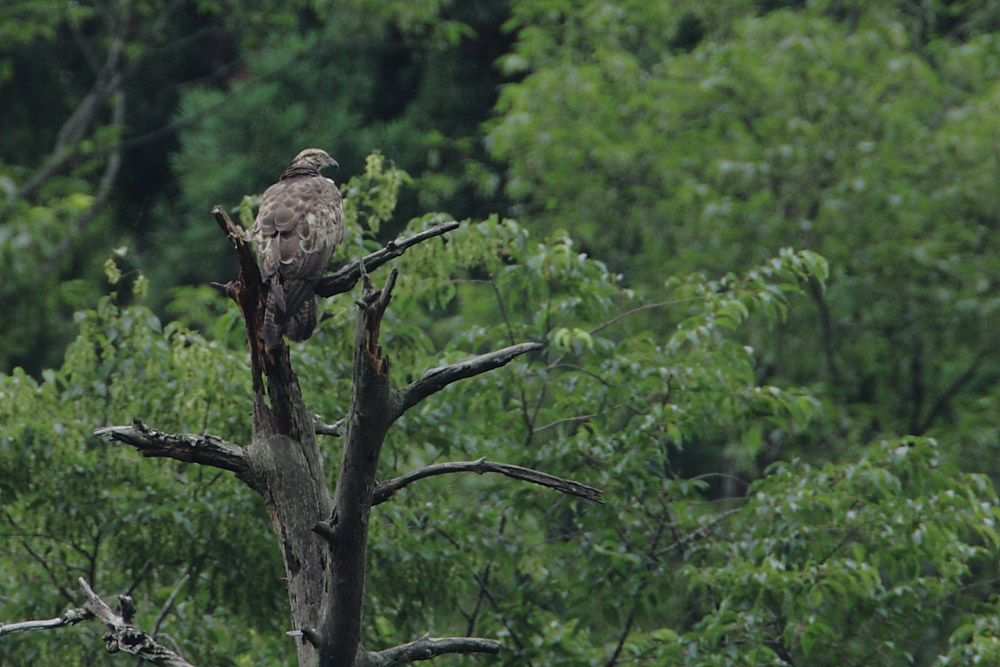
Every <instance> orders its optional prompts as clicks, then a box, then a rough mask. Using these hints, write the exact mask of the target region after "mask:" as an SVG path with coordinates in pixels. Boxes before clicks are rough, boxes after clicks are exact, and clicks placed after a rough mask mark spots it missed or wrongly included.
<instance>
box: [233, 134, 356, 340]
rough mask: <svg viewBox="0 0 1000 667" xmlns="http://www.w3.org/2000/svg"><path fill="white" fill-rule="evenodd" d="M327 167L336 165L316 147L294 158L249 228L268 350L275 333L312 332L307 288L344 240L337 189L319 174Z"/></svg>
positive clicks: (312, 304)
mask: <svg viewBox="0 0 1000 667" xmlns="http://www.w3.org/2000/svg"><path fill="white" fill-rule="evenodd" d="M330 166H333V167H336V166H338V165H337V161H336V160H334V159H333V158H331V157H330V156H329V155H327V154H326V151H321V150H320V149H318V148H307V149H305V150H304V151H302V152H301V153H299V154H298V155H296V156H295V159H294V160H292V163H291V164H290V165H288V169H285V173H283V174H282V175H281V178H280V179H279V180H278V182H277V183H275V184H274V185H272V186H271V187H269V188H268V189H267V190H266V191H265V192H264V196H263V198H261V200H260V209H259V210H258V211H257V220H256V221H255V222H254V223H253V227H251V228H250V238H251V239H252V240H254V241H256V242H257V252H258V254H259V256H260V272H261V275H262V277H263V279H264V282H265V283H267V284H268V286H269V288H270V289H269V290H268V294H267V305H266V306H265V310H264V343H265V344H266V345H267V346H268V347H269V348H271V347H274V346H275V345H277V344H278V342H279V341H280V340H281V334H285V335H286V336H288V339H289V340H296V341H298V340H305V339H306V338H309V336H311V335H312V332H313V329H315V328H316V300H315V298H314V296H313V288H314V287H315V285H316V281H317V280H319V279H320V278H321V277H322V276H323V271H324V270H325V269H326V266H327V264H328V263H329V262H330V255H331V254H333V249H334V247H335V246H336V245H337V244H338V243H340V240H341V239H342V238H343V237H344V203H343V200H342V199H341V197H340V190H338V189H337V186H336V185H335V184H334V182H333V181H331V180H330V179H329V178H326V177H324V176H322V175H321V174H320V173H319V170H320V169H322V168H323V167H330Z"/></svg>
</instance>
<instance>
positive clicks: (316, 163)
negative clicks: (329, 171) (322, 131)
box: [289, 148, 340, 171]
mask: <svg viewBox="0 0 1000 667" xmlns="http://www.w3.org/2000/svg"><path fill="white" fill-rule="evenodd" d="M291 167H306V168H312V169H315V170H316V171H319V170H320V169H322V168H323V167H340V165H339V164H337V161H336V160H334V159H333V158H332V157H330V155H329V154H328V153H327V152H326V151H324V150H322V149H319V148H307V149H305V150H304V151H302V152H301V153H299V154H298V155H296V156H295V159H294V160H292V164H291V165H289V168H291Z"/></svg>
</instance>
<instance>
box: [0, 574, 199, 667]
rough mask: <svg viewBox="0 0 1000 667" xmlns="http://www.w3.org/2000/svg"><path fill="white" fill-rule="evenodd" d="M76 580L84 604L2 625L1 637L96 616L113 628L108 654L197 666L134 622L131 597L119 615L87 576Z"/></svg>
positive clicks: (163, 665)
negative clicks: (51, 615) (48, 616)
mask: <svg viewBox="0 0 1000 667" xmlns="http://www.w3.org/2000/svg"><path fill="white" fill-rule="evenodd" d="M77 582H78V583H79V584H80V588H81V589H82V590H83V594H84V596H85V597H86V598H87V601H86V602H85V603H84V605H83V606H82V607H78V608H75V609H67V610H66V611H65V612H63V613H62V615H60V616H58V617H57V618H51V619H45V620H37V621H21V622H19V623H7V624H4V625H0V636H3V635H6V634H12V633H14V632H26V631H31V630H52V629H55V628H62V627H67V626H70V625H75V624H77V623H79V622H81V621H87V620H91V619H94V618H96V619H97V620H99V621H101V622H102V623H104V624H105V625H107V626H108V627H109V628H110V629H109V631H108V632H106V633H105V634H104V645H105V647H106V648H107V650H108V653H128V654H129V655H134V656H135V657H137V658H139V659H141V660H144V661H146V662H150V663H152V664H154V665H159V666H160V667H194V666H193V665H192V664H191V663H190V662H188V661H187V660H185V659H184V658H183V657H182V656H181V655H179V654H177V653H175V652H174V651H171V650H170V649H168V648H166V647H165V646H163V645H162V644H160V643H158V642H156V641H155V640H154V639H153V638H152V637H151V636H149V635H148V634H146V633H145V632H143V631H142V630H140V629H139V628H138V627H136V626H135V625H133V624H132V615H133V614H134V613H135V605H134V604H133V603H132V599H131V598H130V597H128V596H121V597H120V599H119V604H120V605H121V608H122V611H121V613H119V614H116V613H115V612H114V611H112V609H111V607H109V606H108V605H107V604H106V603H105V602H104V600H102V599H101V598H100V596H99V595H97V593H95V592H94V590H93V589H92V588H91V587H90V585H89V584H88V583H87V580H86V579H84V578H83V577H80V578H79V579H77Z"/></svg>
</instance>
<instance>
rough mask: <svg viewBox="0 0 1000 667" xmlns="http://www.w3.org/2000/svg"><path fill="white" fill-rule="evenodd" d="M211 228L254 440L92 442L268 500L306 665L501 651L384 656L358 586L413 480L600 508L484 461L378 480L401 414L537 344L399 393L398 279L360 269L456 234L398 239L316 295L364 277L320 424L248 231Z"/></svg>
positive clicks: (129, 430) (128, 436) (450, 649)
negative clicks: (206, 475) (234, 309)
mask: <svg viewBox="0 0 1000 667" xmlns="http://www.w3.org/2000/svg"><path fill="white" fill-rule="evenodd" d="M213 214H214V216H215V219H216V221H217V222H218V223H219V225H220V226H221V227H222V229H223V230H224V231H225V232H226V234H227V235H228V237H229V238H230V240H231V241H232V243H233V245H234V247H235V250H236V254H237V258H238V260H239V266H240V277H239V280H238V281H236V282H233V283H229V284H227V285H225V286H224V287H225V291H226V293H227V294H228V295H229V296H230V297H231V298H233V299H234V300H235V301H236V303H237V304H238V306H239V308H240V312H241V313H242V315H243V318H244V321H245V323H246V329H247V345H248V350H249V354H250V361H251V372H252V380H253V389H254V405H253V441H252V442H251V443H250V444H249V445H247V446H246V447H241V446H239V445H234V444H232V443H227V442H224V441H222V440H220V439H218V438H212V437H211V436H194V435H168V434H164V433H160V432H158V431H155V430H153V429H150V428H148V427H146V426H144V425H143V424H142V423H141V422H136V423H135V424H133V425H131V426H118V427H107V428H103V429H98V430H97V433H98V434H99V435H101V436H103V437H105V438H107V439H109V440H116V441H119V442H124V443H127V444H130V445H132V446H134V447H136V448H138V449H139V450H140V451H141V452H142V453H143V454H144V455H145V456H163V457H169V458H175V459H178V460H184V461H193V462H197V463H201V464H204V465H211V466H215V467H218V468H222V469H225V470H230V471H232V472H234V473H235V474H236V475H237V476H238V477H239V478H240V479H241V480H243V481H244V482H246V483H247V484H248V485H249V486H250V487H251V488H253V489H254V490H255V491H257V492H258V493H259V494H260V495H261V497H262V498H263V500H264V503H265V505H266V507H267V510H268V513H269V514H270V516H271V521H272V523H273V525H274V530H275V533H276V535H277V537H278V541H279V543H280V547H281V553H282V557H283V559H284V565H285V576H286V579H287V587H288V597H289V602H290V604H291V615H292V623H293V628H292V630H291V631H290V632H289V633H288V634H289V635H290V636H292V637H294V638H295V640H296V642H297V650H298V659H299V665H301V666H303V667H376V666H377V667H386V666H388V665H397V664H403V663H405V662H411V661H414V660H426V659H430V658H433V657H435V656H437V655H442V654H445V653H497V652H499V650H500V643H499V642H497V641H495V640H491V639H483V638H478V637H447V638H437V639H435V638H431V637H422V638H420V639H418V640H416V641H413V642H409V643H407V644H403V645H401V646H396V647H393V648H388V649H384V650H381V651H366V650H365V649H364V647H362V645H361V627H362V625H361V623H362V606H363V600H364V587H365V576H366V572H365V562H366V559H365V551H366V548H367V541H368V524H369V518H370V515H371V508H372V505H373V500H375V501H377V502H382V501H384V500H386V499H387V498H388V497H389V496H390V495H392V494H393V493H394V492H396V491H397V490H399V489H401V488H403V487H404V486H406V485H408V484H410V483H412V482H415V481H417V480H419V479H422V478H425V477H429V476H433V475H437V474H443V473H446V472H459V471H474V472H497V473H501V474H504V475H507V476H509V477H513V478H516V479H521V480H525V481H529V482H532V483H535V484H541V485H544V486H548V487H551V488H555V489H558V490H560V491H562V492H564V493H570V494H573V495H577V496H580V497H584V498H587V499H589V500H594V501H597V502H601V498H600V491H598V490H596V489H592V488H590V487H587V486H585V485H583V484H579V483H577V482H573V481H570V480H564V479H561V478H558V477H554V476H552V475H546V474H545V473H541V472H537V471H533V470H529V469H527V468H522V467H519V466H511V465H507V464H500V463H492V462H486V461H485V460H484V459H480V460H479V461H470V462H458V463H454V464H439V465H438V466H437V467H430V468H427V469H421V470H417V471H414V472H413V473H410V474H409V475H404V476H403V477H400V478H396V479H394V480H390V481H389V482H386V483H385V484H382V485H378V484H376V481H375V473H376V469H377V466H378V459H379V454H380V452H381V449H382V443H383V441H384V439H385V436H386V433H387V431H388V429H389V427H390V426H391V425H392V423H393V422H394V421H395V420H396V419H398V418H399V417H400V416H401V415H402V414H403V413H404V412H405V411H406V410H407V409H409V408H410V407H413V406H414V405H416V404H417V403H419V402H420V401H422V400H423V399H425V398H427V397H428V396H430V395H432V394H434V393H435V392H438V391H440V390H441V389H443V388H444V387H446V386H448V385H449V384H451V383H452V382H456V381H458V380H461V379H463V378H468V377H472V376H474V375H478V374H480V373H485V372H488V371H490V370H493V369H495V368H498V367H500V366H503V365H504V364H507V363H509V362H510V361H511V360H513V359H515V358H516V357H518V356H520V355H522V354H526V353H528V352H531V351H534V350H537V349H540V348H541V347H542V345H541V344H540V343H521V344H518V345H511V346H510V347H507V348H504V349H502V350H497V351H495V352H490V353H488V354H482V355H478V356H474V357H471V358H469V359H465V360H463V361H460V362H457V363H455V364H451V365H447V366H442V367H439V368H434V369H431V370H429V371H427V372H426V373H424V375H423V376H422V377H421V378H420V379H418V380H416V381H415V382H413V383H411V384H410V385H407V386H406V387H403V388H401V389H393V388H392V387H391V386H390V383H389V358H388V356H387V355H385V354H384V353H383V350H382V348H381V346H380V345H379V330H380V327H381V323H382V317H383V315H384V314H385V311H386V308H387V307H388V305H389V300H390V296H391V293H392V288H393V286H394V284H395V281H396V275H397V274H396V271H395V269H394V270H393V271H392V273H391V274H390V275H389V278H388V280H387V281H386V285H385V287H383V288H382V289H380V290H379V289H375V287H374V286H373V285H372V283H371V281H370V280H369V278H368V274H367V270H368V269H372V268H375V267H377V266H379V265H381V264H383V263H385V262H386V261H388V260H389V259H391V258H392V257H396V256H398V255H399V254H401V253H402V252H403V251H404V250H405V249H406V248H408V247H410V246H412V245H414V244H415V243H418V242H420V241H423V240H426V239H428V238H433V237H434V236H437V235H440V234H442V233H444V232H445V231H448V230H450V229H453V228H454V227H455V226H457V223H450V224H446V225H440V226H438V227H435V228H432V229H429V230H427V231H425V232H421V233H420V234H417V235H415V236H412V237H409V238H406V239H400V240H398V241H396V242H393V243H391V244H389V245H388V246H387V247H386V248H383V249H382V250H380V251H378V252H375V253H372V254H371V255H368V256H367V257H365V258H362V259H361V260H359V261H357V262H354V263H352V264H350V265H348V266H347V267H344V268H343V269H341V270H340V271H338V272H336V273H334V274H333V275H331V276H329V277H328V278H326V279H324V280H322V281H320V286H319V288H318V290H317V291H318V292H319V293H321V294H327V295H331V294H336V293H340V292H344V291H347V290H349V289H351V287H352V286H353V285H354V284H355V283H356V282H357V281H358V280H359V279H360V280H363V285H364V292H363V295H362V298H361V300H360V301H359V302H358V309H357V318H356V324H355V331H354V374H353V385H352V393H351V404H350V407H349V410H348V415H347V418H346V422H345V424H344V425H343V426H342V427H341V425H340V424H339V423H338V424H337V425H335V426H330V425H327V424H324V423H323V422H322V421H321V420H319V419H318V418H317V416H316V415H314V414H313V413H312V412H310V411H309V410H307V409H306V406H305V403H304V401H303V399H302V392H301V390H300V388H299V383H298V379H297V378H296V376H295V373H294V372H293V371H292V367H291V363H290V361H289V355H288V347H287V346H286V345H285V343H284V341H282V342H281V343H280V344H279V345H278V346H277V347H275V348H273V349H268V348H267V346H266V345H265V344H264V342H263V336H262V333H261V332H262V330H263V314H264V304H265V297H266V293H265V292H264V286H263V284H262V283H261V278H260V272H259V270H258V268H257V263H256V260H255V258H254V255H253V253H252V249H251V247H250V244H249V242H248V241H247V239H246V236H245V234H244V232H243V230H242V229H241V228H239V227H237V226H236V225H235V224H234V223H233V222H232V220H230V218H229V216H228V215H227V214H226V213H225V211H223V210H222V209H221V208H220V207H215V208H214V209H213ZM317 424H320V427H321V430H322V431H324V432H325V433H331V434H336V435H341V428H342V429H343V450H342V456H341V464H340V469H339V477H338V480H337V484H336V488H335V491H334V494H333V496H332V497H331V495H330V492H329V490H328V487H327V482H326V475H325V473H324V468H323V457H322V455H321V453H320V450H319V447H318V446H317V444H316V430H317V426H316V425H317Z"/></svg>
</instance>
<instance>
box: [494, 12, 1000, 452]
mask: <svg viewBox="0 0 1000 667" xmlns="http://www.w3.org/2000/svg"><path fill="white" fill-rule="evenodd" d="M678 4H679V5H680V9H681V10H682V11H680V12H676V11H672V10H673V9H677V7H675V8H668V7H667V5H665V4H663V3H660V4H650V3H640V2H616V3H605V2H599V1H589V0H580V1H579V2H569V3H561V2H550V3H544V2H543V3H519V4H517V5H515V12H514V14H515V17H514V19H513V21H514V26H515V27H516V28H517V29H518V32H517V35H518V41H517V43H516V45H515V48H514V50H513V52H512V53H511V54H510V55H509V56H508V57H507V58H506V59H505V60H504V63H505V66H506V67H507V68H508V70H509V71H512V72H518V73H521V75H522V76H523V79H522V80H521V81H519V82H518V83H515V84H512V85H509V86H506V87H505V88H504V89H503V92H502V95H501V98H500V100H499V103H498V107H497V109H498V111H499V112H500V114H499V115H498V117H497V118H496V119H495V120H493V121H491V123H490V125H489V131H488V134H487V136H486V141H487V145H488V146H489V147H490V149H491V151H492V152H493V154H494V155H496V156H497V157H499V158H502V159H503V160H505V161H506V162H507V163H508V164H509V168H508V181H507V188H508V192H509V193H510V195H511V196H512V197H514V198H516V199H518V200H521V201H523V202H524V205H525V210H526V212H527V213H526V215H527V220H529V221H530V222H531V223H532V224H533V225H538V226H540V227H541V228H543V229H556V228H560V227H566V228H571V229H573V232H574V235H575V237H576V238H577V239H578V240H579V241H580V242H581V243H583V244H584V246H585V247H586V248H588V249H589V250H591V251H592V252H593V253H594V254H596V255H598V256H600V257H602V258H603V259H605V260H606V261H608V262H609V264H610V265H611V266H612V267H614V269H615V270H619V271H623V272H625V273H626V274H627V275H629V276H630V278H631V279H634V280H637V281H639V282H640V283H641V284H655V283H658V282H661V281H662V280H664V279H665V278H666V276H665V275H664V274H663V268H662V267H664V266H669V267H670V272H672V273H686V272H691V271H709V272H712V273H721V272H724V271H727V270H733V269H735V270H747V269H748V268H749V267H751V266H753V265H755V264H758V263H760V262H761V261H763V259H764V258H765V256H766V255H767V254H770V253H772V252H774V250H775V249H776V248H778V247H781V246H794V247H805V248H810V249H812V250H815V251H816V252H818V253H820V254H822V255H823V256H825V257H826V258H827V259H828V260H829V261H830V262H831V265H832V266H833V275H832V276H831V280H830V289H829V290H828V291H826V292H819V291H815V290H814V291H813V292H812V293H813V297H814V300H815V301H816V308H815V309H814V310H811V309H803V310H801V311H800V313H799V314H798V315H797V316H795V317H794V318H793V319H792V320H791V321H790V324H789V326H788V327H787V328H786V329H785V330H786V331H788V332H789V333H788V334H786V335H782V334H781V332H779V335H777V336H775V335H774V334H773V333H771V332H762V333H758V334H757V335H756V337H755V338H754V341H755V345H756V346H757V347H758V348H759V349H760V350H761V355H762V357H761V371H762V373H764V374H767V375H777V376H778V377H781V378H784V379H785V381H787V382H792V383H802V382H808V383H812V382H815V381H816V380H817V379H819V378H822V379H824V380H826V382H827V389H828V391H829V395H830V397H831V398H832V399H834V400H835V401H836V402H837V403H838V404H839V405H838V409H837V410H836V411H834V412H835V417H834V422H833V423H832V424H831V425H830V427H829V428H830V431H831V436H830V437H831V438H832V439H833V440H835V441H836V440H840V439H841V436H842V435H844V430H845V429H846V430H848V431H849V432H850V435H848V439H850V440H861V441H863V440H864V439H865V438H867V437H870V435H871V434H872V433H887V434H893V433H901V432H909V433H917V434H923V433H928V432H934V429H941V432H942V433H943V432H944V429H948V428H949V427H950V426H952V425H953V424H954V423H955V420H956V419H963V420H964V421H965V424H964V426H965V428H963V429H962V444H963V446H964V447H968V448H969V449H968V450H966V451H968V452H969V458H970V459H972V460H975V459H978V458H979V457H978V454H979V448H980V447H981V443H982V442H984V441H989V440H991V439H995V434H996V430H995V428H994V427H993V426H992V425H991V424H990V420H989V419H988V417H986V415H985V414H984V413H983V412H982V411H981V410H980V409H979V408H978V407H977V406H978V405H980V404H981V401H982V400H983V399H984V398H985V399H986V400H988V401H989V403H990V404H991V405H992V404H994V403H995V400H996V392H997V386H998V385H997V381H998V379H1000V372H998V367H997V358H996V354H995V351H996V350H997V349H998V345H997V342H998V341H997V338H996V332H995V327H993V326H992V325H991V324H990V322H992V321H993V320H995V319H996V317H997V312H998V310H997V309H998V307H1000V300H998V282H997V279H996V272H995V271H994V270H993V264H994V260H993V258H994V256H995V255H996V234H995V230H996V219H997V209H996V202H995V197H993V196H992V195H991V192H992V190H993V185H992V184H994V183H996V180H997V177H998V174H1000V163H998V161H997V159H996V156H995V155H993V154H991V153H989V152H988V151H989V150H990V149H989V147H990V146H993V145H995V144H996V142H997V136H996V132H997V130H996V127H997V123H996V122H993V120H995V119H996V118H997V109H996V73H997V71H998V69H997V68H998V64H1000V50H998V48H1000V46H998V45H1000V41H998V39H997V34H996V33H995V32H992V31H991V30H993V29H995V27H996V26H995V23H996V19H997V16H996V13H995V8H994V9H993V10H989V9H986V8H983V7H980V6H978V5H976V4H975V3H972V4H970V3H958V4H953V3H924V4H922V5H921V6H920V9H919V10H917V9H916V8H914V7H913V6H912V5H911V4H910V3H879V4H878V5H867V4H863V3H861V4H859V3H825V2H817V3H812V2H810V3H801V4H802V5H803V6H801V7H797V9H795V10H792V9H783V10H781V11H770V12H768V11H761V12H751V11H747V7H746V5H750V4H756V3H740V2H723V3H710V6H709V3H699V4H700V5H703V8H701V9H699V8H698V7H695V6H693V5H691V4H690V3H678ZM764 4H765V5H767V4H769V3H764ZM782 4H785V3H782ZM792 4H796V5H797V4H799V3H792ZM685 8H686V10H687V11H688V12H689V14H688V20H687V21H685V19H684V9H685ZM692 25H700V26H701V33H700V37H699V39H698V40H697V41H696V42H690V41H685V40H683V39H681V37H682V36H683V33H685V31H688V32H690V30H691V29H692V28H691V27H692ZM942 32H943V33H945V34H944V35H942V34H941V33H942ZM991 119H993V120H991ZM806 331H812V332H815V333H814V334H811V335H803V334H804V332H806ZM951 432H952V433H953V431H951Z"/></svg>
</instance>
